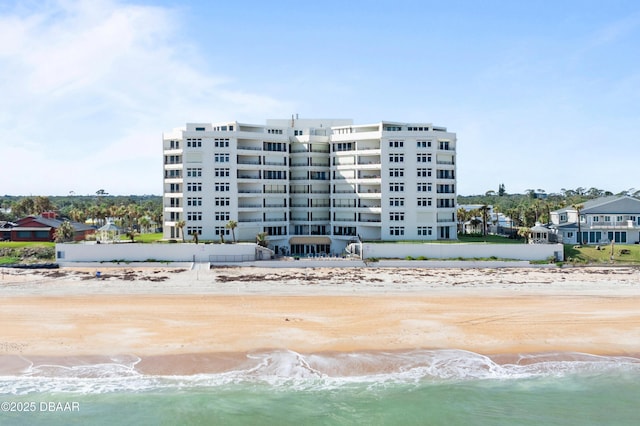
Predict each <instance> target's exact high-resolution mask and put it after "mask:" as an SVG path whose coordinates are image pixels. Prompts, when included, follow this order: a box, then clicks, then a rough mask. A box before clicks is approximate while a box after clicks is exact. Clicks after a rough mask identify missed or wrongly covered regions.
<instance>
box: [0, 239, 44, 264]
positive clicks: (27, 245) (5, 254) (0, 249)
mask: <svg viewBox="0 0 640 426" xmlns="http://www.w3.org/2000/svg"><path fill="white" fill-rule="evenodd" d="M54 247H55V243H47V242H22V241H3V242H0V265H8V264H12V263H23V262H26V263H34V262H35V263H41V262H43V261H46V262H51V261H53V260H54V256H55V248H54Z"/></svg>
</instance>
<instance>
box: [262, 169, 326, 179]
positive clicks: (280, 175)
mask: <svg viewBox="0 0 640 426" xmlns="http://www.w3.org/2000/svg"><path fill="white" fill-rule="evenodd" d="M286 178H287V172H286V171H283V170H265V171H264V179H286ZM311 179H314V177H313V176H311Z"/></svg>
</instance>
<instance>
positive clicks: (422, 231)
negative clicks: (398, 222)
mask: <svg viewBox="0 0 640 426" xmlns="http://www.w3.org/2000/svg"><path fill="white" fill-rule="evenodd" d="M432 234H433V228H432V227H431V226H418V235H422V236H428V235H432Z"/></svg>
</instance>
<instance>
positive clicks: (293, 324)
mask: <svg viewBox="0 0 640 426" xmlns="http://www.w3.org/2000/svg"><path fill="white" fill-rule="evenodd" d="M95 272H96V271H95V269H94V268H82V269H72V268H65V269H60V270H52V271H16V270H4V271H2V274H1V279H0V355H2V356H4V359H5V361H6V360H9V359H11V357H16V356H22V357H27V356H29V357H34V356H35V357H37V356H40V357H42V356H48V357H67V358H68V357H77V356H84V357H89V356H122V355H128V356H140V357H143V358H145V357H146V359H156V362H155V365H156V370H157V369H159V370H160V371H163V372H167V370H171V371H179V372H194V371H191V369H190V368H189V367H185V365H188V364H189V362H188V361H189V359H192V358H193V357H196V358H199V359H202V358H203V357H205V358H206V356H207V355H206V354H217V355H215V357H214V358H215V359H216V362H218V363H220V362H222V360H224V359H226V357H230V356H231V354H238V353H247V352H251V351H256V350H260V349H291V350H294V351H297V352H302V353H317V352H332V351H349V352H351V351H381V350H385V351H393V350H407V349H441V348H455V349H463V350H469V351H473V352H478V353H483V354H514V353H532V352H559V351H576V352H587V353H593V354H616V355H637V354H640V270H638V269H636V268H570V269H564V268H563V269H559V268H558V269H531V268H527V269H518V268H515V269H513V268H500V269H488V268H487V269H483V268H478V269H417V268H375V267H369V268H304V269H292V268H284V269H282V268H281V269H269V268H218V269H211V270H198V269H196V270H172V269H170V268H155V269H151V268H145V269H134V268H116V269H111V270H109V271H105V272H104V273H101V277H100V278H96V276H95ZM225 354H227V355H225ZM161 356H164V357H165V359H164V361H159V359H160V358H159V357H161ZM166 357H172V358H166ZM190 357H191V358H190ZM167 359H172V360H174V361H171V362H168V361H167ZM176 360H178V361H176ZM169 365H173V366H172V367H169ZM176 365H182V367H177V366H176Z"/></svg>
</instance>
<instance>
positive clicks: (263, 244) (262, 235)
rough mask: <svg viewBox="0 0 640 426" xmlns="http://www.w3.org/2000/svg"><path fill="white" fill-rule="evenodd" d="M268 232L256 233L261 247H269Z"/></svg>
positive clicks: (257, 241)
mask: <svg viewBox="0 0 640 426" xmlns="http://www.w3.org/2000/svg"><path fill="white" fill-rule="evenodd" d="M267 236H268V234H267V233H266V232H260V233H259V234H258V235H256V243H257V244H258V245H259V246H260V247H267V246H268V245H269V241H268V240H267Z"/></svg>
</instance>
